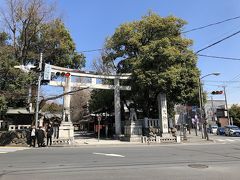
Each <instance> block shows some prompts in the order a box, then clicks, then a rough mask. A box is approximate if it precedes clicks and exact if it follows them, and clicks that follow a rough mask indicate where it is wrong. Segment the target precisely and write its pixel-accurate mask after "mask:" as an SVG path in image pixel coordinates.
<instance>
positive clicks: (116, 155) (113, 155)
mask: <svg viewBox="0 0 240 180" xmlns="http://www.w3.org/2000/svg"><path fill="white" fill-rule="evenodd" d="M93 154H96V155H103V156H112V157H125V156H123V155H120V154H107V153H96V152H94V153H93Z"/></svg>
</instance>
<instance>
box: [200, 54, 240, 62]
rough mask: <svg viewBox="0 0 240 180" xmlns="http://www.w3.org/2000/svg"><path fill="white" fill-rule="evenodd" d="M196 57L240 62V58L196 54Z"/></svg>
mask: <svg viewBox="0 0 240 180" xmlns="http://www.w3.org/2000/svg"><path fill="white" fill-rule="evenodd" d="M197 55H198V56H202V57H208V58H215V59H226V60H234V61H240V58H233V57H223V56H212V55H206V54H197Z"/></svg>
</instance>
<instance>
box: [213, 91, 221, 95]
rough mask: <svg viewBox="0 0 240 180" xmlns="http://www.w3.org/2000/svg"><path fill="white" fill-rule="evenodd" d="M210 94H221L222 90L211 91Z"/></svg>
mask: <svg viewBox="0 0 240 180" xmlns="http://www.w3.org/2000/svg"><path fill="white" fill-rule="evenodd" d="M211 94H213V95H218V94H223V91H212V92H211Z"/></svg>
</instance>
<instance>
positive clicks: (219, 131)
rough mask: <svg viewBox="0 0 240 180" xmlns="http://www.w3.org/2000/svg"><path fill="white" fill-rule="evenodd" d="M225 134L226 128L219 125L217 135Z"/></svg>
mask: <svg viewBox="0 0 240 180" xmlns="http://www.w3.org/2000/svg"><path fill="white" fill-rule="evenodd" d="M224 134H225V128H224V127H218V128H217V135H224Z"/></svg>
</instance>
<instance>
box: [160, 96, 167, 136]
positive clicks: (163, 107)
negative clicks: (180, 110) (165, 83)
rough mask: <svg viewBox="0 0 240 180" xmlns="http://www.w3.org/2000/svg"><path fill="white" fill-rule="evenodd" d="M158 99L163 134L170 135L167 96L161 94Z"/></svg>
mask: <svg viewBox="0 0 240 180" xmlns="http://www.w3.org/2000/svg"><path fill="white" fill-rule="evenodd" d="M157 99H158V112H159V125H160V128H161V131H162V134H163V135H164V134H168V118H167V99H166V94H162V93H159V94H158V96H157Z"/></svg>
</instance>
